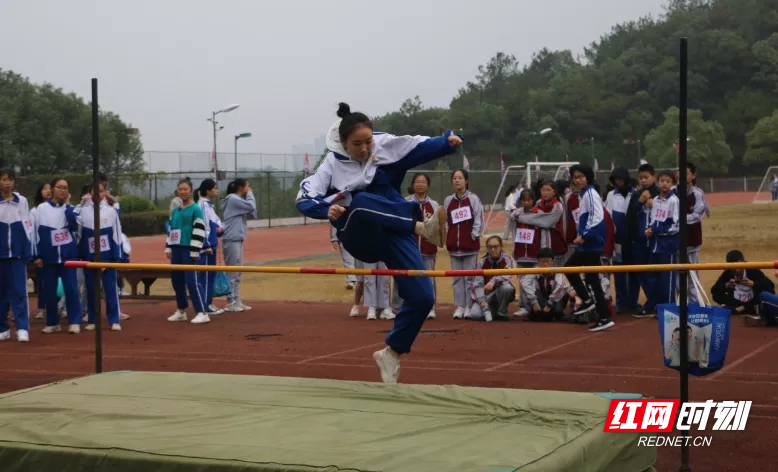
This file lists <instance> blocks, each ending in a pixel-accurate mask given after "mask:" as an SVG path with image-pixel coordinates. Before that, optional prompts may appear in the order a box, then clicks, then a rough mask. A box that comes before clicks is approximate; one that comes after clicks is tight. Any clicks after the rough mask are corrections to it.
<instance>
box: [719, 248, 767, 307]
mask: <svg viewBox="0 0 778 472" xmlns="http://www.w3.org/2000/svg"><path fill="white" fill-rule="evenodd" d="M745 260H746V258H745V257H744V256H743V253H742V252H740V251H738V250H734V251H729V252H728V253H727V262H730V263H734V262H745ZM774 292H775V284H773V281H772V280H770V279H769V278H767V276H766V275H765V274H764V272H762V271H761V270H759V269H745V270H744V269H738V270H725V271H724V272H722V273H721V275H720V276H719V278H718V280H716V283H715V284H713V288H712V289H711V295H712V296H713V301H714V302H716V303H718V304H719V305H721V306H722V307H725V308H729V309H730V310H731V311H732V314H733V315H755V314H756V307H757V306H758V305H759V302H760V300H761V298H762V296H763V295H764V294H773V293H774ZM768 298H769V297H768Z"/></svg>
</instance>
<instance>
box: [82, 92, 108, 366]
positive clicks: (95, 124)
mask: <svg viewBox="0 0 778 472" xmlns="http://www.w3.org/2000/svg"><path fill="white" fill-rule="evenodd" d="M99 125H100V109H99V106H98V104H97V79H92V204H93V205H94V211H95V215H94V219H95V233H94V236H93V238H92V241H91V242H88V244H92V247H93V248H94V256H95V262H100V250H101V246H100V203H101V202H100V129H99ZM84 270H89V269H84ZM94 280H95V282H94V283H95V295H94V297H95V300H94V301H95V373H97V374H99V373H101V372H102V371H103V330H102V318H103V316H102V309H101V307H102V294H103V290H102V283H101V282H102V270H100V269H95V273H94Z"/></svg>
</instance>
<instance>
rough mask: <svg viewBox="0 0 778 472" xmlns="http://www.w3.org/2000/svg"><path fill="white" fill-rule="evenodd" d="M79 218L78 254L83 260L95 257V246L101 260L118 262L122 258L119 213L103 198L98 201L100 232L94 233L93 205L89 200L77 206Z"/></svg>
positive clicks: (91, 259) (90, 259)
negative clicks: (79, 237)
mask: <svg viewBox="0 0 778 472" xmlns="http://www.w3.org/2000/svg"><path fill="white" fill-rule="evenodd" d="M78 210H79V211H77V213H78V214H79V216H80V220H81V239H80V241H79V243H78V246H79V248H78V249H79V254H80V255H81V258H82V259H83V260H85V261H93V260H94V259H95V250H96V249H95V248H97V247H99V248H100V260H101V261H102V262H120V261H121V260H122V259H123V255H122V253H123V249H122V225H121V222H120V221H119V213H118V212H117V211H116V209H115V208H114V207H113V206H111V205H109V204H108V202H106V201H105V200H103V201H101V202H100V233H99V235H95V207H94V203H92V202H89V203H86V204H84V205H82V206H80V207H79V208H78Z"/></svg>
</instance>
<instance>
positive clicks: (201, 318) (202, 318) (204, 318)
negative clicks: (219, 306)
mask: <svg viewBox="0 0 778 472" xmlns="http://www.w3.org/2000/svg"><path fill="white" fill-rule="evenodd" d="M210 321H211V319H210V318H209V317H208V315H206V314H205V313H198V314H197V316H195V317H194V318H192V321H191V323H192V324H202V323H209V322H210Z"/></svg>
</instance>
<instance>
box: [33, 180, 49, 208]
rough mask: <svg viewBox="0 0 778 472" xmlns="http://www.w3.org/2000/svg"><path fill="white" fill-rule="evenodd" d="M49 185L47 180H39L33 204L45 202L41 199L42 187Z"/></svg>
mask: <svg viewBox="0 0 778 472" xmlns="http://www.w3.org/2000/svg"><path fill="white" fill-rule="evenodd" d="M47 185H48V186H49V187H51V184H50V183H48V182H41V183H39V184H38V188H37V189H36V190H35V206H38V205H40V204H41V203H43V202H45V201H46V200H44V199H43V189H44V188H45V187H46V186H47Z"/></svg>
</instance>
